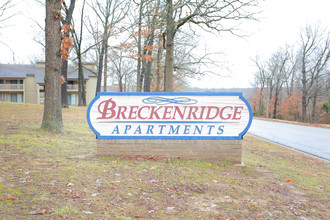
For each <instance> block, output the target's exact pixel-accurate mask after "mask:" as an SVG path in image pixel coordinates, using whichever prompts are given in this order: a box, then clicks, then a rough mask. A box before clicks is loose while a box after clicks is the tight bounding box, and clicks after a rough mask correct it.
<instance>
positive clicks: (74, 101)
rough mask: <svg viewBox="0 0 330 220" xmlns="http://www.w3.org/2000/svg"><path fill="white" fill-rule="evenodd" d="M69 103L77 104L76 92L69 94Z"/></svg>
mask: <svg viewBox="0 0 330 220" xmlns="http://www.w3.org/2000/svg"><path fill="white" fill-rule="evenodd" d="M68 104H69V105H77V102H76V95H75V94H68Z"/></svg>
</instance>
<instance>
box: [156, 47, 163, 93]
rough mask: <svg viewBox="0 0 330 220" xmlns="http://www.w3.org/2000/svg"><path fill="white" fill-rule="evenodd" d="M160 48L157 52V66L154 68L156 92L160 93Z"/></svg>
mask: <svg viewBox="0 0 330 220" xmlns="http://www.w3.org/2000/svg"><path fill="white" fill-rule="evenodd" d="M162 48H163V47H161V46H160V47H159V48H158V52H157V66H156V92H160V63H161V54H162Z"/></svg>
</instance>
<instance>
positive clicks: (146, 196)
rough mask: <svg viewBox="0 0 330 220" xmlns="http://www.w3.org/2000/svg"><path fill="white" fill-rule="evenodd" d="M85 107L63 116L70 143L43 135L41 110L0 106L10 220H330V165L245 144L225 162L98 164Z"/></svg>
mask: <svg viewBox="0 0 330 220" xmlns="http://www.w3.org/2000/svg"><path fill="white" fill-rule="evenodd" d="M86 110H87V108H79V107H70V109H64V110H63V116H64V127H65V130H66V131H67V134H60V133H49V132H44V131H40V130H38V128H39V126H40V124H41V119H42V106H41V105H32V104H14V103H8V102H0V113H1V114H0V125H1V126H0V163H1V167H0V216H2V217H4V218H5V219H24V218H27V219H34V218H36V217H37V216H39V217H40V218H55V219H56V218H68V219H73V218H74V219H88V218H89V219H107V218H108V219H116V218H118V219H134V218H146V219H151V218H152V219H203V218H204V219H207V218H216V219H228V218H233V219H235V218H236V219H247V218H261V219H272V218H277V219H300V218H301V219H303V218H306V219H328V218H329V217H330V213H329V210H328V204H329V197H330V193H329V190H330V187H329V182H330V178H329V170H330V169H329V168H330V166H329V163H327V162H324V161H320V160H318V159H314V158H312V157H310V156H307V155H304V154H301V153H299V152H295V151H291V150H289V149H285V148H282V147H280V146H277V145H274V144H270V143H267V142H265V141H262V140H259V139H256V138H253V137H251V136H245V137H244V141H243V161H244V163H245V164H246V166H245V167H233V166H231V165H230V164H229V163H227V162H219V161H201V160H183V159H174V160H173V159H171V160H169V159H166V158H159V157H157V156H155V157H150V158H143V157H137V158H103V159H97V157H96V156H95V154H96V141H95V135H94V134H93V133H92V131H90V130H89V128H88V124H87V123H86Z"/></svg>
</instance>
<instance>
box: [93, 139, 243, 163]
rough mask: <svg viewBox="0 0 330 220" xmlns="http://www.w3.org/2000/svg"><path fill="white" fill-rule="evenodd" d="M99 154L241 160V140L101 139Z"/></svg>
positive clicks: (107, 155) (238, 161) (98, 141)
mask: <svg viewBox="0 0 330 220" xmlns="http://www.w3.org/2000/svg"><path fill="white" fill-rule="evenodd" d="M97 155H98V157H112V156H133V157H134V156H162V157H169V158H178V157H180V158H187V159H188V158H191V159H211V160H220V161H227V162H231V163H233V164H241V162H242V140H196V139H189V140H185V139H174V140H172V139H169V140H164V139H98V140H97Z"/></svg>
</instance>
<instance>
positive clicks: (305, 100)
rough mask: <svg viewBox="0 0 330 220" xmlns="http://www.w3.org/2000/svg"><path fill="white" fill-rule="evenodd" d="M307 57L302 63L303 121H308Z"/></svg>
mask: <svg viewBox="0 0 330 220" xmlns="http://www.w3.org/2000/svg"><path fill="white" fill-rule="evenodd" d="M304 60H305V59H303V63H302V71H301V73H302V80H301V83H302V103H301V104H302V106H301V107H302V109H301V113H302V116H301V117H302V118H301V120H302V122H306V114H307V85H306V84H307V80H306V69H305V61H304Z"/></svg>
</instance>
